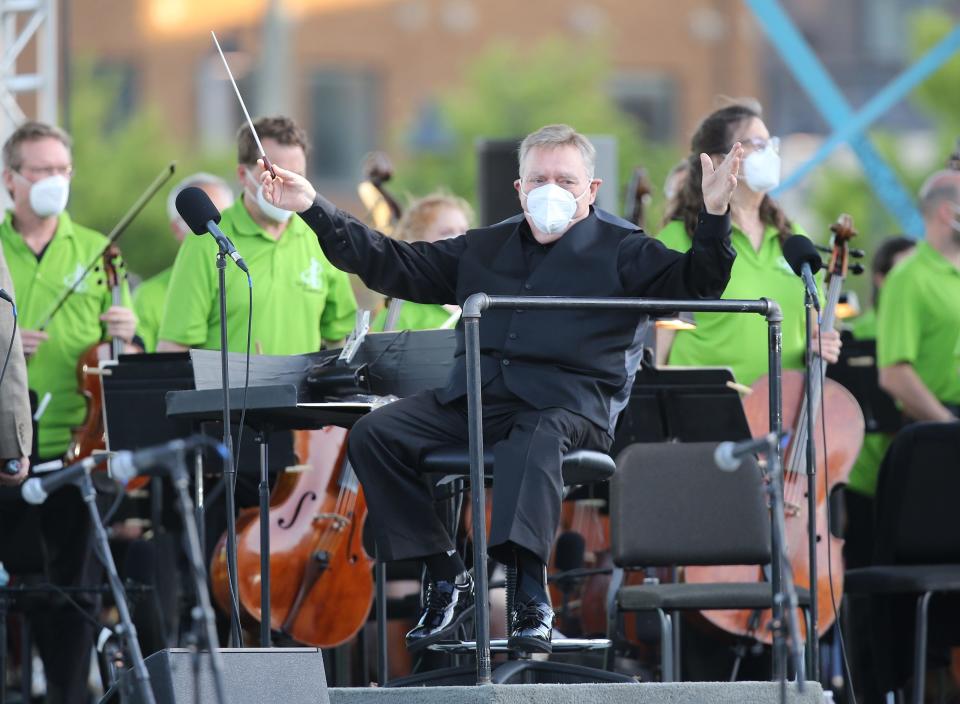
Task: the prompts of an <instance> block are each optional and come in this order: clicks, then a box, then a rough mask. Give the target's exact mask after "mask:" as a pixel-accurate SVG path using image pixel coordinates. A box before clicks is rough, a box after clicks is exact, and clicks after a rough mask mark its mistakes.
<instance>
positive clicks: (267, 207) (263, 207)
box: [247, 170, 293, 224]
mask: <svg viewBox="0 0 960 704" xmlns="http://www.w3.org/2000/svg"><path fill="white" fill-rule="evenodd" d="M247 177H248V178H249V179H250V181H252V182H253V183H255V184H256V186H257V191H256V194H255V199H256V201H257V207H258V208H260V212H261V213H263V215H264V217H265V218H267V220H273V222H277V223H281V224H282V223H285V222H286V221H287V220H289V219H290V217H291V216H292V215H293V211H292V210H284V209H283V208H278V207H277V206H275V205H274V204H273V203H271V202H270V201H268V200H267V199H266V198H264V197H263V184H262V183H260V181H258V180H257V178H256V177H255V176H254V175H253V174H252V173H250V171H249V170H247Z"/></svg>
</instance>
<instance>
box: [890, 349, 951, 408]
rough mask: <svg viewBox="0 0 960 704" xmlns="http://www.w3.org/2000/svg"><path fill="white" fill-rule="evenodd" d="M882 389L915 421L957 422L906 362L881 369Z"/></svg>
mask: <svg viewBox="0 0 960 704" xmlns="http://www.w3.org/2000/svg"><path fill="white" fill-rule="evenodd" d="M880 388H882V389H883V390H884V391H886V392H887V393H888V394H890V395H891V396H893V397H894V398H895V399H896V400H897V401H899V402H900V403H901V405H902V406H903V412H904V413H905V414H906V415H908V416H910V417H911V418H912V419H914V420H932V421H941V422H948V421H952V420H956V418H954V416H953V414H952V413H950V411H948V410H947V409H946V408H945V407H944V405H943V404H942V403H940V402H939V401H938V400H937V398H936V397H935V396H934V395H933V394H932V393H930V389H928V388H927V387H926V385H925V384H924V383H923V381H921V380H920V377H919V376H917V372H916V371H915V370H914V368H913V366H911V365H910V364H907V363H905V362H901V363H900V364H894V365H893V366H890V367H882V368H881V369H880Z"/></svg>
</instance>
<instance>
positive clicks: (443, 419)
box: [260, 125, 743, 652]
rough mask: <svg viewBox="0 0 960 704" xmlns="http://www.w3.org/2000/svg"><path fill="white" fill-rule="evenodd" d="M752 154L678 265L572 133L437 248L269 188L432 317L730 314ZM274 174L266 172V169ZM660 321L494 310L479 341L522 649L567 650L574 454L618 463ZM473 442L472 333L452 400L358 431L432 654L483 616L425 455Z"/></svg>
mask: <svg viewBox="0 0 960 704" xmlns="http://www.w3.org/2000/svg"><path fill="white" fill-rule="evenodd" d="M742 151H743V150H742V148H741V146H740V144H739V143H738V144H735V145H733V148H732V149H731V150H730V153H729V154H727V156H726V158H725V159H724V160H723V162H722V163H720V165H719V166H717V167H716V168H714V166H713V162H711V161H710V159H709V157H707V156H706V155H701V160H702V162H703V174H704V176H703V184H702V188H703V199H704V203H705V206H706V209H705V211H704V212H702V213H701V214H700V219H699V224H698V226H697V229H696V233H695V235H694V240H693V247H692V248H691V249H690V251H689V252H688V253H686V254H680V253H678V252H675V251H673V250H670V249H667V248H666V247H665V246H663V244H661V243H660V242H659V241H657V240H655V239H652V238H649V237H647V236H646V235H645V234H644V233H643V232H642V231H641V230H639V229H638V228H637V227H636V226H635V225H633V224H632V223H629V222H627V221H625V220H622V219H620V218H618V217H616V216H614V215H611V214H609V213H606V212H604V211H602V210H599V209H597V208H595V207H594V206H593V203H594V201H595V200H596V197H597V190H598V189H599V188H600V184H601V181H600V179H598V178H594V159H595V150H594V147H593V145H592V144H591V143H590V142H589V140H587V139H586V138H585V137H583V135H581V134H579V133H577V132H576V131H574V130H573V128H571V127H568V126H566V125H550V126H547V127H543V128H542V129H540V130H537V131H536V132H534V133H533V134H531V135H529V136H527V138H526V139H524V140H523V143H522V144H521V145H520V154H519V156H520V174H519V175H520V178H519V179H517V180H516V181H515V182H514V187H515V188H516V190H517V193H518V195H519V200H520V207H521V208H522V210H523V213H522V214H519V215H517V216H515V217H512V218H510V219H508V220H504V221H503V222H501V223H498V224H496V225H491V226H489V227H482V228H478V229H474V230H470V231H468V232H467V233H466V234H465V235H461V236H459V237H454V238H451V239H445V240H441V241H438V242H432V243H427V242H401V241H398V240H394V239H391V238H389V237H385V236H383V235H381V234H380V233H378V232H376V231H374V230H372V229H371V228H369V227H367V226H366V225H364V224H363V223H361V222H360V221H359V220H357V219H356V218H354V217H352V216H350V215H349V214H347V213H345V212H343V211H341V210H339V209H337V207H336V206H334V205H333V204H332V203H330V202H329V201H328V200H326V199H325V198H324V197H323V196H321V195H319V194H318V193H317V192H316V190H315V189H314V188H313V186H311V185H310V183H309V182H308V181H307V180H306V179H305V178H303V177H302V176H300V175H298V174H295V173H292V172H290V171H287V170H285V169H281V168H277V169H276V174H277V176H276V178H273V177H272V176H271V174H270V173H269V172H267V171H263V172H262V173H261V174H260V180H261V182H262V183H263V193H264V196H265V197H266V198H267V199H268V201H269V202H271V203H273V204H274V205H277V206H279V207H281V208H286V209H289V210H295V211H298V213H299V215H300V217H301V218H303V220H304V221H305V222H306V223H307V224H308V225H309V226H310V227H311V228H312V229H313V230H314V231H315V232H316V233H317V238H318V239H319V241H320V245H321V247H322V248H323V251H324V253H325V254H326V256H327V258H328V259H329V260H330V261H331V262H332V263H333V265H334V266H336V267H338V268H340V269H343V270H344V271H347V272H350V273H354V274H357V275H358V276H359V277H360V279H361V280H362V281H363V282H364V283H365V284H366V285H367V286H368V287H370V288H371V289H374V290H375V291H379V292H380V293H383V294H384V295H386V296H390V297H394V298H402V299H404V300H407V301H414V302H416V303H434V304H441V305H443V304H456V305H463V303H464V301H465V300H466V299H467V297H468V296H470V295H471V294H474V293H478V292H484V293H487V294H491V295H510V296H516V295H531V296H534V295H535V296H589V297H623V296H644V297H668V298H717V297H719V296H720V294H721V293H722V292H723V289H724V287H725V286H726V284H727V280H728V279H729V276H730V269H731V267H732V265H733V260H734V257H735V256H736V255H735V253H734V251H733V249H732V248H731V246H730V241H729V235H730V218H729V215H728V205H729V202H730V197H731V195H732V194H733V191H734V188H735V187H736V184H737V173H738V171H739V167H740V158H741V154H742ZM260 166H261V169H262V168H263V164H262V162H261V164H260ZM646 322H647V321H646V317H645V316H642V315H638V314H637V313H636V312H630V311H624V310H549V311H548V310H524V309H522V308H518V309H516V310H509V309H494V310H491V311H489V312H487V313H486V314H485V315H484V316H483V321H482V324H481V325H480V356H481V359H480V366H481V382H482V385H483V434H484V442H485V443H490V444H492V445H493V447H494V470H493V476H494V486H495V488H496V489H495V495H494V500H493V517H492V520H491V524H490V556H491V557H493V558H494V559H496V560H498V561H500V562H502V563H505V564H516V566H517V568H518V580H517V582H518V585H517V593H516V602H515V603H516V604H517V612H516V615H515V617H514V620H513V623H512V626H511V633H510V639H509V644H510V646H511V647H516V648H518V649H522V650H525V651H528V652H529V651H540V652H550V651H551V636H552V632H553V610H552V609H551V608H550V600H549V597H548V595H547V589H546V567H545V565H546V562H547V560H548V557H549V553H550V546H551V544H552V543H553V538H554V535H555V533H556V529H557V524H558V521H559V515H560V501H561V498H562V494H561V492H562V489H563V479H562V475H561V461H562V457H563V455H564V453H566V452H568V451H571V450H573V449H577V448H585V449H591V450H599V451H606V450H608V449H609V447H610V444H611V442H612V437H613V430H614V424H615V421H616V417H617V414H618V413H619V412H620V411H621V410H622V409H623V407H624V405H625V404H626V401H627V398H628V396H629V392H630V386H631V385H632V383H633V379H634V374H635V371H636V368H637V364H638V362H639V359H640V352H641V347H640V346H641V341H642V338H643V334H642V333H643V332H644V329H645V326H646ZM466 444H467V405H466V372H465V352H464V339H463V328H462V324H460V325H458V326H457V349H456V358H455V363H454V368H453V371H452V373H451V376H450V379H449V381H448V382H447V385H446V386H445V387H444V388H441V389H436V390H432V391H424V392H421V393H418V394H416V395H414V396H409V397H407V398H404V399H401V400H399V401H396V402H394V403H391V404H388V405H386V406H383V407H381V408H379V409H377V410H375V411H373V412H372V413H370V414H369V415H367V416H366V417H364V418H362V419H361V420H360V421H359V422H358V423H357V424H356V425H355V426H354V427H353V430H352V431H351V433H350V440H349V447H348V455H349V458H350V462H351V463H352V465H353V467H354V468H355V470H356V473H357V475H358V476H359V478H360V481H361V483H362V484H363V489H364V492H365V494H366V499H367V503H368V505H369V509H370V513H369V520H370V522H371V523H372V526H373V531H374V535H375V538H376V543H377V549H378V550H379V554H380V556H381V558H382V559H385V560H409V559H415V558H419V559H422V560H423V561H424V562H425V563H426V566H427V571H428V573H429V583H428V587H427V598H426V606H425V608H424V611H423V614H422V615H421V617H420V620H419V622H418V623H417V625H416V626H415V627H414V628H413V630H411V631H410V632H409V633H408V634H407V646H408V647H409V648H410V649H411V650H414V649H420V648H424V647H426V646H428V645H430V644H431V643H435V642H437V641H440V640H444V639H445V638H449V637H451V636H452V635H453V634H454V632H455V630H456V627H457V626H458V624H459V623H460V622H461V621H462V620H463V619H464V618H465V617H466V616H467V615H468V612H469V611H470V610H471V608H472V606H473V600H474V594H473V580H472V578H471V576H470V574H469V573H468V572H467V570H466V568H465V567H464V564H463V562H462V560H461V558H460V556H459V555H458V554H457V553H456V552H455V550H454V547H455V545H454V541H453V539H452V537H451V536H450V535H449V533H448V532H447V530H446V529H445V527H444V525H443V524H442V523H441V521H440V519H439V518H438V516H437V513H436V511H435V510H434V505H433V497H432V496H431V493H430V491H429V487H428V484H427V478H426V477H425V476H424V474H422V473H421V471H420V459H421V457H422V456H423V455H424V454H426V453H429V452H430V451H432V450H435V449H437V448H440V447H445V446H451V445H454V446H456V445H459V446H464V445H466Z"/></svg>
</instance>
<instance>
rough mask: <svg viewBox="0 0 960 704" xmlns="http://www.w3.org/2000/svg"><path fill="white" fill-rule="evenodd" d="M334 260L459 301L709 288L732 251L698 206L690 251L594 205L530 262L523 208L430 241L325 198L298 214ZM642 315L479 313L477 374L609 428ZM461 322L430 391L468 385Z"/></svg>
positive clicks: (432, 297)
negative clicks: (448, 370) (380, 225)
mask: <svg viewBox="0 0 960 704" xmlns="http://www.w3.org/2000/svg"><path fill="white" fill-rule="evenodd" d="M300 216H301V217H302V218H303V219H304V221H305V222H306V223H307V224H308V225H309V226H310V227H311V228H312V229H313V230H314V232H316V233H317V237H318V239H319V241H320V246H321V247H322V248H323V251H324V253H325V254H326V255H327V258H328V259H329V260H330V261H331V262H332V263H333V265H334V266H336V267H338V268H340V269H343V270H344V271H348V272H351V273H355V274H357V275H358V276H359V277H360V278H361V280H363V282H364V283H365V284H366V285H367V286H368V287H370V288H372V289H374V290H376V291H379V292H381V293H383V294H384V295H387V296H391V297H395V298H402V299H404V300H408V301H415V302H417V303H441V304H442V303H456V304H459V305H462V304H463V302H464V301H465V300H466V298H467V297H468V296H470V295H471V294H473V293H479V292H483V293H487V294H491V295H512V296H516V295H528V296H593V297H617V296H649V297H664V298H716V297H719V296H720V294H721V293H723V289H724V288H725V287H726V285H727V281H728V280H729V278H730V268H731V267H732V265H733V260H734V258H735V256H736V254H735V252H734V251H733V248H732V247H731V246H730V242H729V234H730V220H729V216H712V215H708V214H706V213H704V214H702V215H701V218H700V223H699V225H698V227H697V230H696V233H695V234H694V238H693V246H692V247H691V248H690V251H689V252H687V253H685V254H680V253H679V252H675V251H673V250H670V249H667V248H666V247H665V246H664V245H663V244H661V243H660V242H659V241H658V240H655V239H652V238H649V237H647V236H646V235H644V233H643V232H642V231H641V230H639V229H637V228H636V227H635V226H634V225H632V224H631V223H629V222H627V221H626V220H623V219H621V218H618V217H616V216H613V215H610V214H609V213H605V212H604V211H602V210H596V209H591V212H590V214H589V215H588V216H587V217H586V218H584V219H583V220H581V221H579V222H577V223H576V224H575V225H574V226H573V227H571V228H570V229H569V230H568V231H567V232H566V233H565V234H564V235H563V236H562V237H561V238H560V239H559V240H557V242H556V243H555V244H554V245H552V246H551V247H550V250H549V252H548V253H547V254H546V256H545V257H544V258H543V259H542V260H541V261H540V263H539V265H537V266H536V268H535V269H534V270H533V271H532V272H531V271H528V270H527V265H526V262H525V260H524V256H523V248H522V240H521V238H522V237H523V236H524V235H523V231H522V230H524V229H525V230H526V232H528V233H529V226H528V225H527V224H526V221H525V219H524V216H523V215H517V216H516V217H513V218H510V219H508V220H504V221H503V222H501V223H498V224H496V225H492V226H490V227H484V228H479V229H476V230H470V231H469V232H467V233H466V234H465V235H462V236H460V237H455V238H452V239H448V240H442V241H440V242H435V243H430V244H428V243H426V242H413V243H409V242H400V241H398V240H394V239H391V238H389V237H385V236H383V235H381V234H380V233H378V232H376V231H374V230H372V229H371V228H369V227H367V226H366V225H364V224H363V223H361V222H360V221H358V220H356V219H355V218H353V217H352V216H350V215H348V214H347V213H344V212H342V211H340V210H338V209H337V208H336V207H335V206H333V205H332V204H331V203H330V202H329V201H327V200H325V199H324V198H323V197H322V196H318V197H317V200H316V202H315V203H314V205H313V207H312V208H310V209H309V210H306V211H304V212H303V213H301V214H300ZM646 322H647V320H646V316H639V315H637V314H636V313H631V312H629V311H615V310H555V311H546V310H523V309H517V310H508V309H494V310H490V311H487V312H486V313H485V314H484V316H483V318H482V320H481V324H480V348H481V355H482V356H481V375H482V379H483V382H484V383H486V382H488V381H489V380H490V379H492V378H494V377H495V376H496V375H497V374H502V375H503V381H504V383H505V385H506V386H507V388H508V389H510V391H511V392H513V393H514V394H516V395H517V396H518V397H519V398H521V399H523V400H524V401H526V402H527V403H529V404H530V405H532V406H534V407H535V408H551V407H560V408H565V409H567V410H569V411H572V412H574V413H578V414H580V415H583V416H585V417H587V418H589V419H590V420H591V421H593V422H594V423H596V424H597V425H599V426H600V427H601V428H604V429H605V430H606V431H607V432H608V433H610V434H611V436H612V434H613V428H614V424H615V422H616V417H617V415H618V414H619V413H620V411H621V410H622V409H623V407H624V405H625V404H626V401H627V398H628V396H629V393H630V387H631V385H632V384H633V379H634V375H635V373H636V369H637V365H638V364H639V360H640V354H641V342H642V339H643V333H644V331H645V327H646V325H645V324H646ZM465 369H466V366H465V351H464V341H463V330H462V326H459V325H458V327H457V350H456V360H455V364H454V369H453V372H452V374H451V376H450V379H449V381H448V383H447V385H446V387H444V388H442V389H438V390H437V392H436V394H437V398H438V400H439V401H440V402H441V403H449V402H450V401H453V400H455V399H457V398H460V397H462V396H464V395H465V394H466V371H465Z"/></svg>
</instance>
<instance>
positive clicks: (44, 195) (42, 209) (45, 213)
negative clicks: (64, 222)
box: [17, 173, 70, 218]
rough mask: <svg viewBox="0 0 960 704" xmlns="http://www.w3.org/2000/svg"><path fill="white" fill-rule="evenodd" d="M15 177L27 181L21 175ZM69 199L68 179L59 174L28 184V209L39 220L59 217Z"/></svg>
mask: <svg viewBox="0 0 960 704" xmlns="http://www.w3.org/2000/svg"><path fill="white" fill-rule="evenodd" d="M17 175H18V176H20V178H22V179H23V180H24V181H27V178H26V177H25V176H23V175H22V174H19V173H17ZM28 183H29V181H28ZM69 199H70V179H68V178H67V177H66V176H62V175H61V174H55V175H53V176H47V177H46V178H42V179H40V180H39V181H34V182H33V183H31V184H30V209H31V210H33V212H34V213H36V215H37V217H39V218H49V217H52V216H53V215H59V214H60V213H62V212H63V211H64V209H65V208H66V207H67V200H69Z"/></svg>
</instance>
